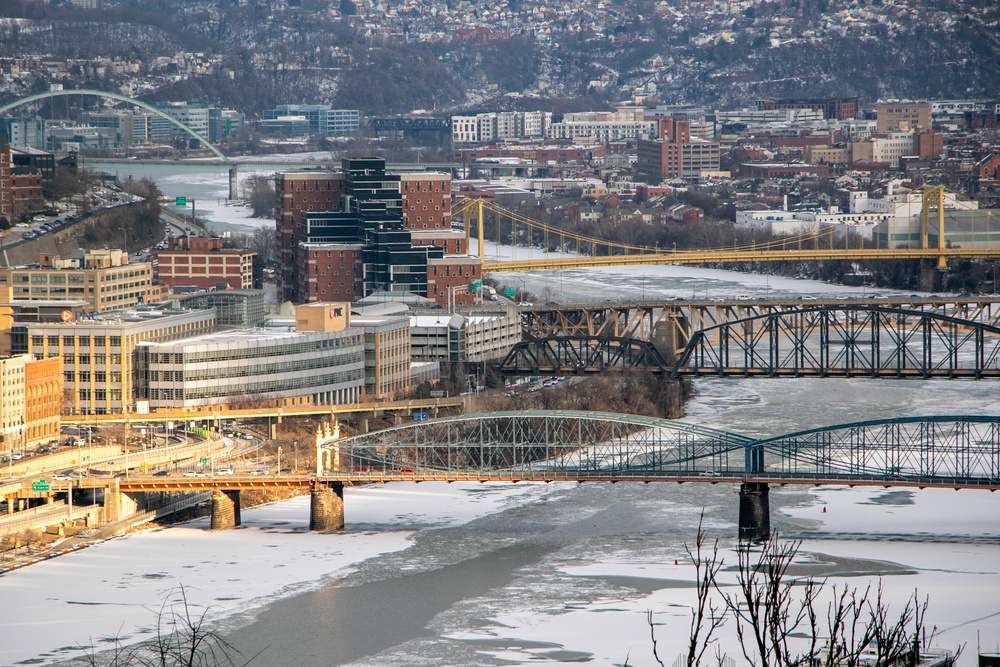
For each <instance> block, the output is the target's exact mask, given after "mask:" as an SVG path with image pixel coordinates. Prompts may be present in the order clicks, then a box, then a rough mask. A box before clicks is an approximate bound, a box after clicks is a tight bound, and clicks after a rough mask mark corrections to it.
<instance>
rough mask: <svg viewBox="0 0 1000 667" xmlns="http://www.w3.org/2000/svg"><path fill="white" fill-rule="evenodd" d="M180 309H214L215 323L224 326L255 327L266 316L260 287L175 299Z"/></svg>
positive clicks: (197, 294)
mask: <svg viewBox="0 0 1000 667" xmlns="http://www.w3.org/2000/svg"><path fill="white" fill-rule="evenodd" d="M177 306H178V308H180V309H181V310H214V311H215V323H216V324H217V325H219V326H226V327H255V326H258V325H259V324H260V323H261V322H263V321H264V320H265V319H266V318H267V302H266V297H265V294H264V290H262V289H247V290H213V291H211V292H198V293H196V294H191V295H189V296H182V297H179V298H178V299H177Z"/></svg>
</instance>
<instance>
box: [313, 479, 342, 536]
mask: <svg viewBox="0 0 1000 667" xmlns="http://www.w3.org/2000/svg"><path fill="white" fill-rule="evenodd" d="M309 500H310V503H309V530H315V531H320V532H323V531H327V530H340V529H341V528H343V527H344V484H343V482H317V483H316V484H315V485H314V486H313V487H312V490H311V491H310V492H309Z"/></svg>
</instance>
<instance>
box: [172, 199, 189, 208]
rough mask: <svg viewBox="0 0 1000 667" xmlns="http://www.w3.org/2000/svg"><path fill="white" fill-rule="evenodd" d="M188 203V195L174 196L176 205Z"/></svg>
mask: <svg viewBox="0 0 1000 667" xmlns="http://www.w3.org/2000/svg"><path fill="white" fill-rule="evenodd" d="M187 205H188V198H187V197H174V206H187Z"/></svg>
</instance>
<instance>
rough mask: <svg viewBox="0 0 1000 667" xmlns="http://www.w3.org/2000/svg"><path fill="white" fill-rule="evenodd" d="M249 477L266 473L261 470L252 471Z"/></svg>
mask: <svg viewBox="0 0 1000 667" xmlns="http://www.w3.org/2000/svg"><path fill="white" fill-rule="evenodd" d="M250 474H251V475H266V474H267V471H266V470H264V469H263V468H261V469H260V470H253V471H251V472H250Z"/></svg>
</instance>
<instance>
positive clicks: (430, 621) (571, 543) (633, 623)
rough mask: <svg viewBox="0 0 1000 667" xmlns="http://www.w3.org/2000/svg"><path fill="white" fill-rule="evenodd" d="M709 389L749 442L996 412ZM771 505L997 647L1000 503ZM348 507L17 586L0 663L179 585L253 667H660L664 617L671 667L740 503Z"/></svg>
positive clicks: (609, 498)
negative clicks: (696, 569) (892, 420)
mask: <svg viewBox="0 0 1000 667" xmlns="http://www.w3.org/2000/svg"><path fill="white" fill-rule="evenodd" d="M158 180H160V179H158ZM222 182H223V183H224V180H223V181H222ZM164 185H165V183H162V182H161V187H163V186H164ZM164 189H165V191H166V190H167V189H166V188H164ZM171 194H172V193H171ZM177 194H184V193H183V192H177ZM490 252H493V253H497V252H498V251H497V250H496V249H495V248H487V254H489V253H490ZM500 252H503V251H502V250H501V251H500ZM501 279H502V280H503V281H505V282H508V284H510V285H511V286H517V287H520V286H522V284H524V285H526V286H527V287H528V289H529V290H531V291H532V292H535V293H539V294H542V293H543V292H544V293H545V294H546V296H547V297H549V298H551V300H555V301H566V302H569V301H575V300H583V299H634V298H641V297H646V298H653V297H655V296H664V297H669V296H683V297H687V298H690V297H691V296H693V295H697V296H704V295H705V294H707V295H708V296H709V297H714V296H719V297H725V296H735V295H737V294H749V295H764V294H768V293H770V294H772V295H778V294H779V293H780V294H785V295H788V294H796V293H806V292H810V293H848V292H850V293H858V292H861V291H862V290H861V289H852V288H842V287H833V286H828V285H823V284H821V283H816V282H807V281H794V280H787V279H774V278H767V277H764V276H746V275H741V274H736V273H731V272H724V271H709V270H701V269H691V268H683V267H647V268H645V269H643V268H639V267H634V268H624V269H603V270H586V271H584V270H579V271H566V272H562V273H559V274H554V273H544V272H539V273H536V274H520V275H517V274H508V275H505V276H503V277H502V278H501ZM696 388H697V395H696V396H695V397H694V398H693V400H692V401H691V402H690V403H689V404H688V406H687V416H686V417H685V419H687V420H689V421H692V422H696V423H699V424H705V425H708V426H715V427H720V428H724V429H727V430H730V431H737V432H741V433H745V434H749V435H770V434H779V433H785V432H789V431H793V430H797V429H802V428H808V427H813V426H822V425H828V424H835V423H840V422H847V421H856V420H860V419H875V418H879V417H892V416H908V415H930V414H941V413H950V414H993V415H996V414H1000V391H998V390H997V386H996V384H995V383H991V382H978V383H977V382H959V381H951V382H949V381H931V382H919V381H899V382H895V381H872V380H860V379H859V380H838V379H831V380H815V379H814V380H784V379H783V380H739V379H711V380H698V381H697V383H696ZM771 502H772V513H773V518H772V524H773V525H774V526H776V527H777V528H779V529H780V530H781V531H782V532H783V533H784V534H785V535H786V536H789V537H795V538H799V539H802V540H803V547H802V549H803V555H802V558H803V560H808V561H809V562H812V563H813V564H816V565H817V567H818V568H819V570H818V571H820V572H821V573H825V574H829V575H830V576H831V581H832V582H836V583H843V582H848V583H851V584H855V585H863V584H865V583H866V582H867V581H869V580H870V578H871V577H873V576H875V575H876V574H877V573H884V581H885V587H886V590H887V592H888V596H889V598H890V600H892V601H894V602H897V603H901V601H902V600H903V599H905V598H906V597H907V596H909V595H910V594H911V593H912V592H913V590H914V589H918V590H919V592H920V594H921V595H928V596H929V597H930V611H929V617H930V620H931V623H932V624H935V625H937V626H938V629H939V642H938V644H939V645H940V646H942V647H946V648H954V647H955V646H957V645H959V644H966V645H967V646H966V650H965V654H964V657H963V659H962V661H961V662H960V664H962V665H965V666H971V665H974V664H975V653H976V644H977V637H981V638H982V644H983V648H984V650H985V649H993V648H995V647H996V643H997V641H998V640H1000V496H998V494H991V493H988V492H983V491H961V492H955V491H942V490H923V491H917V490H905V491H900V490H898V489H897V490H892V491H887V490H882V489H846V488H825V489H822V490H813V489H807V488H805V487H803V488H795V487H787V488H780V489H779V488H776V489H772V492H771ZM824 509H825V510H826V511H825V512H824ZM346 510H347V514H346V519H347V523H348V527H347V529H346V530H345V531H344V532H342V533H337V534H330V535H314V534H309V533H308V532H307V526H308V499H305V498H301V499H295V500H291V501H286V502H281V503H275V504H273V505H270V506H267V507H261V508H257V509H254V510H250V511H247V512H244V515H243V516H244V526H243V527H242V528H240V529H238V530H234V531H226V532H216V533H212V532H210V531H209V530H208V522H207V520H199V521H194V522H191V523H189V524H186V525H183V526H177V527H172V528H169V529H164V530H156V531H151V532H146V533H142V534H136V535H133V536H129V537H125V538H119V539H115V540H112V541H109V542H106V543H104V544H101V545H98V546H96V547H93V548H89V549H86V550H84V551H81V552H78V553H75V554H72V555H69V556H66V557H61V558H58V559H54V560H52V561H47V562H45V563H42V564H39V565H36V566H32V567H29V568H26V569H23V570H19V571H15V572H13V573H11V574H8V575H6V576H4V577H2V578H0V601H2V606H3V609H4V610H5V612H7V613H6V614H5V618H4V621H3V623H2V624H0V665H3V666H7V665H15V664H51V663H55V662H59V661H62V660H65V659H66V658H68V657H71V656H72V655H74V654H77V653H79V649H78V648H75V647H78V646H80V645H86V644H89V643H91V642H99V641H101V638H102V637H108V636H110V635H113V634H116V633H120V634H123V635H125V636H127V637H128V638H130V639H131V640H135V639H140V638H142V637H143V636H148V632H149V628H150V627H151V623H152V622H153V620H154V618H155V613H156V611H157V610H158V609H159V607H160V603H161V602H162V600H163V599H164V598H165V597H168V596H173V597H174V598H175V597H176V589H177V587H178V586H180V585H184V586H185V587H186V589H187V592H188V596H189V598H190V599H191V600H192V601H193V602H194V603H195V604H198V605H206V606H209V607H211V610H212V611H211V613H212V616H213V618H215V619H216V620H217V622H218V623H219V624H220V627H222V628H224V629H225V630H226V631H227V632H228V636H229V639H230V640H231V641H232V642H233V644H234V645H235V646H237V647H238V648H240V649H241V650H242V651H243V652H244V653H245V654H247V655H252V654H254V653H256V652H257V651H263V653H262V654H261V657H260V658H258V659H257V661H256V662H255V664H262V665H271V666H285V665H288V666H291V665H295V666H297V667H312V666H316V667H319V666H320V665H324V666H325V665H357V666H361V665H371V666H389V665H393V666H396V665H413V666H422V665H428V666H430V665H519V664H525V665H526V664H532V665H556V664H562V663H564V662H567V661H581V662H590V663H591V664H595V665H615V664H619V665H620V664H623V663H624V661H625V660H626V658H627V659H628V664H629V665H636V666H642V665H653V664H654V662H653V659H652V656H651V654H650V645H649V639H648V637H649V629H648V627H647V626H646V620H645V614H646V610H653V611H654V612H655V614H656V620H657V622H658V623H661V624H662V625H660V626H659V627H658V636H659V640H660V655H661V656H662V657H663V658H664V662H665V663H666V664H668V665H669V664H672V663H673V660H674V657H675V656H677V655H678V654H679V653H680V652H681V650H682V643H683V641H684V640H685V637H686V632H687V625H688V608H687V605H688V604H689V603H690V601H691V599H692V591H691V589H690V585H689V583H690V579H691V576H692V571H691V568H690V567H689V566H686V565H685V564H684V563H685V560H684V550H683V545H684V542H685V541H690V540H692V539H693V537H694V534H695V530H696V526H697V524H698V517H699V514H700V513H701V512H702V511H703V510H704V512H705V515H706V520H707V523H708V525H709V527H710V530H711V531H712V533H713V534H714V535H717V536H718V537H720V539H722V540H723V543H724V545H725V546H726V547H727V548H728V547H729V546H731V545H732V538H733V537H734V535H735V532H736V519H737V496H736V488H735V487H734V486H732V485H725V484H718V485H711V484H686V485H683V486H676V485H673V484H649V485H641V484H616V485H599V484H585V485H570V484H551V485H541V484H539V485H524V484H520V485H517V486H511V485H502V484H488V485H467V484H452V485H446V484H420V485H412V484H389V485H385V486H377V487H360V488H351V489H348V490H347V492H346ZM11 610H16V611H11ZM727 641H731V640H728V639H727ZM726 648H727V650H728V652H729V654H730V655H732V656H734V657H736V656H738V655H739V653H738V649H736V648H735V646H733V645H732V644H728V645H727V647H726ZM741 663H742V658H740V659H738V660H737V664H741Z"/></svg>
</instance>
